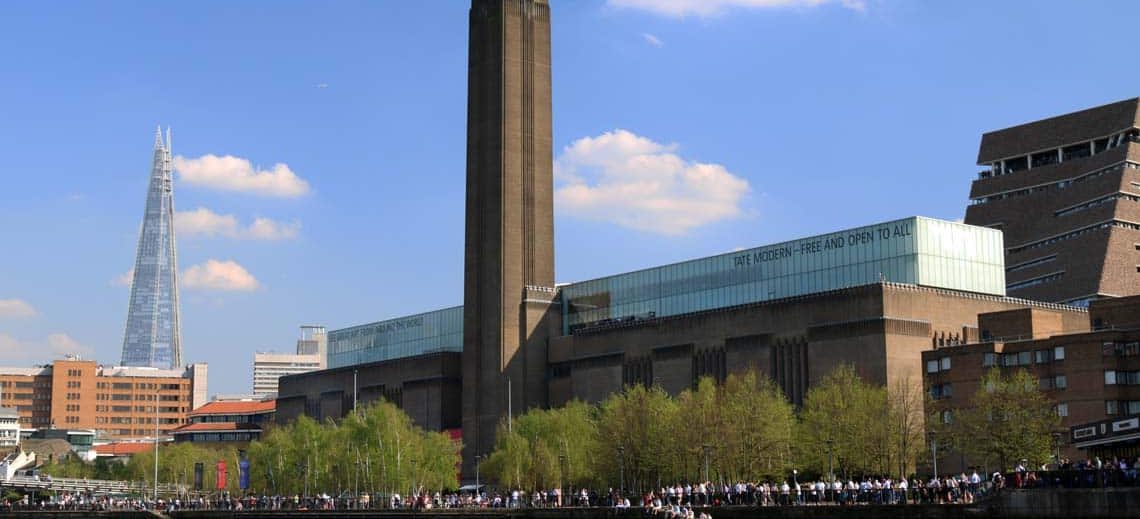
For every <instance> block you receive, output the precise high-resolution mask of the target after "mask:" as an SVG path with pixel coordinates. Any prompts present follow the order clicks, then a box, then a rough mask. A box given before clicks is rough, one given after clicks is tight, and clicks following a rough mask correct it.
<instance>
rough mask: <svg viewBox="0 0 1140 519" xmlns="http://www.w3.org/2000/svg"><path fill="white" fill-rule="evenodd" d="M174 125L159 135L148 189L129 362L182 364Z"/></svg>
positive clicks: (126, 348) (128, 335)
mask: <svg viewBox="0 0 1140 519" xmlns="http://www.w3.org/2000/svg"><path fill="white" fill-rule="evenodd" d="M171 159H172V156H171V151H170V129H169V128H167V130H166V142H165V143H164V142H163V140H162V128H161V127H160V128H159V129H158V132H157V134H156V135H155V137H154V162H153V163H152V165H151V169H150V186H149V187H148V188H147V192H146V212H145V213H144V214H143V224H142V230H141V231H140V232H139V248H138V254H137V255H136V256H135V270H134V277H133V279H132V280H131V301H130V306H129V307H128V308H127V327H126V332H125V333H124V334H123V360H122V365H123V366H150V367H154V368H163V369H173V368H177V367H179V366H181V365H182V330H181V328H180V323H179V315H178V314H179V311H178V259H177V258H178V249H177V248H176V247H175V245H174V178H173V176H172V172H171Z"/></svg>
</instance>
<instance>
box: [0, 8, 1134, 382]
mask: <svg viewBox="0 0 1140 519" xmlns="http://www.w3.org/2000/svg"><path fill="white" fill-rule="evenodd" d="M552 3H553V4H554V5H553V6H552V16H553V26H552V34H553V36H552V45H553V66H554V72H553V77H554V79H553V89H554V141H555V149H556V163H557V165H558V166H557V168H558V172H559V173H558V186H559V195H558V198H557V204H556V209H555V211H556V227H557V234H556V255H557V260H556V261H557V263H556V271H557V277H558V280H559V281H563V282H566V281H574V280H582V279H588V278H592V277H597V276H602V275H607V274H613V273H619V272H624V271H628V270H633V269H637V268H643V267H648V266H653V265H659V264H663V263H667V262H672V261H677V260H682V259H687V258H694V257H700V256H706V255H711V254H715V253H720V252H725V251H729V250H732V249H734V248H738V247H750V246H756V245H761V244H764V243H769V242H775V241H780V240H785V239H791V238H795V237H797V236H803V235H809V234H815V233H822V232H826V231H828V230H833V229H838V228H845V227H851V226H856V225H862V224H866V223H871V222H875V221H881V220H887V219H893V218H898V217H904V216H909V215H915V214H918V215H926V216H932V217H938V218H946V219H958V218H961V216H962V215H963V213H964V210H965V206H966V203H967V193H968V189H969V185H970V180H971V179H972V178H973V177H974V175H975V174H976V173H977V171H978V170H979V169H980V168H979V167H977V166H975V165H974V159H975V157H976V154H977V145H978V141H979V138H980V135H981V133H982V132H984V131H989V130H994V129H999V128H1003V127H1006V126H1010V125H1014V124H1018V123H1021V122H1026V121H1030V120H1034V119H1039V118H1042V117H1047V116H1050V115H1056V114H1061V113H1065V112H1068V111H1072V110H1076V109H1081V108H1086V107H1090V106H1095V105H1099V104H1104V103H1108V102H1111V101H1116V100H1120V99H1125V98H1130V97H1135V96H1137V95H1140V62H1138V60H1137V58H1136V53H1135V41H1133V39H1132V38H1131V37H1130V36H1129V35H1130V34H1133V33H1134V32H1135V31H1134V30H1135V22H1136V20H1140V3H1136V2H1123V1H1121V2H1093V3H1071V2H1047V1H1043V2H1032V3H1031V2H981V1H978V2H972V1H966V2H912V1H901V0H899V1H891V0H883V1H878V0H868V1H866V2H857V1H852V0H849V1H846V2H839V1H832V2H829V1H799V0H783V1H770V0H703V1H700V2H698V1H696V0H608V1H607V0H596V1H575V2H567V1H557V0H554V1H552ZM467 6H468V3H467V2H464V1H459V0H455V1H442V0H441V1H435V2H396V1H376V2H349V1H342V2H332V3H317V2H268V1H264V2H256V1H252V2H238V3H234V2H209V1H207V2H184V3H176V4H170V3H166V4H161V5H160V4H155V3H153V2H149V3H148V2H125V1H124V2H101V3H80V2H53V3H48V4H45V3H42V2H22V3H6V4H4V7H3V8H2V9H0V71H2V72H0V78H2V81H0V182H2V183H0V185H2V186H3V189H2V190H0V243H3V244H4V249H3V250H4V253H3V254H0V363H3V364H4V365H19V366H26V365H30V364H32V363H35V362H44V361H48V360H50V359H51V358H52V357H53V356H56V355H60V354H62V353H65V352H80V353H83V354H84V355H85V356H86V357H87V358H94V359H97V360H99V361H101V362H104V363H107V364H114V363H117V362H118V360H119V355H120V349H121V346H122V332H123V322H124V320H125V318H126V306H127V296H128V293H127V292H128V289H127V287H126V286H124V285H123V284H122V283H120V282H118V281H117V280H118V279H119V278H121V277H122V276H123V274H124V273H126V272H127V271H128V270H129V269H130V268H131V264H132V261H133V259H134V253H135V245H136V240H137V239H138V236H137V232H138V226H139V223H140V221H141V218H142V212H143V203H144V198H145V191H146V182H147V175H148V167H149V161H150V154H151V146H152V144H153V132H154V128H155V126H156V125H158V124H162V125H163V126H164V127H165V126H171V127H172V128H173V134H174V138H173V141H174V152H175V154H176V155H178V156H180V157H182V159H180V162H179V164H180V169H179V171H178V173H177V174H176V188H175V189H176V190H175V204H176V207H177V208H178V210H179V211H184V212H185V213H184V215H183V216H181V217H180V218H179V235H178V246H179V249H180V250H179V253H180V255H179V263H180V267H181V269H182V270H183V271H188V270H191V269H196V270H191V272H190V273H188V275H184V276H183V291H182V294H183V304H182V315H183V319H182V322H183V336H184V348H185V353H184V359H185V360H187V361H190V362H208V363H209V364H210V372H211V376H210V392H211V393H219V392H227V393H228V392H241V391H249V389H250V384H251V375H250V364H251V363H252V356H253V352H254V351H257V350H277V351H289V350H291V349H292V347H293V343H294V341H295V339H296V336H297V326H298V325H300V324H306V323H319V324H325V325H327V326H329V327H330V328H338V327H344V326H349V325H354V324H360V323H363V322H369V321H374V320H379V319H384V318H389V317H394V316H399V315H402V314H408V313H413V312H418V311H423V310H428V309H434V308H440V307H445V306H451V305H455V304H459V303H461V302H462V269H463V266H462V260H463V258H462V255H463V203H464V199H463V187H464V174H465V170H464V167H465V166H464V164H465V148H464V147H465V137H464V133H465V128H464V125H465V118H466V115H465V104H466V58H467V48H466V45H467V26H466V24H467ZM227 157H228V158H227ZM631 192H633V193H639V195H643V196H632V197H631V196H629V195H628V193H631ZM615 200H618V201H621V200H624V201H627V202H628V204H615V203H613V202H614V201H615Z"/></svg>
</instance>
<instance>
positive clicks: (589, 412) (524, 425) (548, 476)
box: [481, 373, 795, 490]
mask: <svg viewBox="0 0 1140 519" xmlns="http://www.w3.org/2000/svg"><path fill="white" fill-rule="evenodd" d="M794 423H795V416H794V413H793V410H792V406H791V404H790V403H788V401H787V400H786V399H785V397H784V394H783V392H782V391H780V389H779V388H778V387H777V386H776V385H775V384H773V383H772V382H771V381H770V380H768V379H766V378H763V377H758V376H756V375H755V374H753V373H747V374H744V375H732V376H729V377H728V380H726V381H725V383H724V384H723V385H719V386H718V385H717V384H715V383H714V382H713V381H712V379H702V380H701V381H699V382H698V384H697V386H696V387H695V388H694V389H692V390H686V391H684V392H682V393H681V394H680V395H678V396H677V397H676V398H673V397H670V396H669V395H668V394H666V393H665V392H664V391H663V390H662V389H661V388H659V387H652V388H646V387H644V386H641V385H634V386H630V387H628V388H626V390H625V391H623V392H621V393H615V394H613V395H610V396H609V398H607V399H606V400H605V401H603V402H601V403H600V404H598V405H597V406H590V405H587V404H585V403H582V402H577V401H576V402H571V403H570V404H568V405H567V406H566V407H563V408H560V409H551V410H540V409H535V410H531V411H529V412H527V413H526V414H524V415H522V416H520V417H518V418H516V419H515V420H514V423H513V424H511V427H510V428H508V427H507V426H506V424H503V426H501V427H500V428H499V431H498V436H497V444H496V450H495V451H494V452H493V453H492V454H491V455H490V457H489V458H488V459H487V461H486V462H484V463H483V464H482V465H481V470H482V473H483V474H486V475H487V477H488V479H489V480H491V481H495V482H498V483H499V484H501V485H503V486H507V487H514V488H524V489H538V488H552V487H556V486H564V485H568V486H570V487H579V486H590V487H593V488H606V487H617V486H618V485H619V484H620V480H621V478H622V476H623V475H624V477H625V485H626V488H627V489H637V490H640V489H646V488H651V487H656V486H659V485H661V484H662V483H663V482H675V481H680V480H690V481H696V480H699V479H702V478H703V477H704V476H705V473H704V468H705V467H704V459H705V458H704V457H705V449H704V446H705V445H706V444H707V445H708V446H709V474H708V477H709V479H713V480H719V481H726V480H737V479H758V478H764V477H774V476H776V475H778V474H782V473H783V472H784V471H785V470H786V469H788V468H789V467H790V465H791V443H792V434H793V428H794ZM623 469H624V471H623Z"/></svg>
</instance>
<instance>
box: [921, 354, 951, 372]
mask: <svg viewBox="0 0 1140 519" xmlns="http://www.w3.org/2000/svg"><path fill="white" fill-rule="evenodd" d="M939 371H950V357H942V358H940V359H934V360H928V361H926V372H927V373H938V372H939Z"/></svg>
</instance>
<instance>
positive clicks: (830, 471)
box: [827, 438, 835, 481]
mask: <svg viewBox="0 0 1140 519" xmlns="http://www.w3.org/2000/svg"><path fill="white" fill-rule="evenodd" d="M834 443H835V440H833V439H831V438H828V439H827V480H828V481H835V467H834V466H832V464H831V454H832V445H833V444H834Z"/></svg>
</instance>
